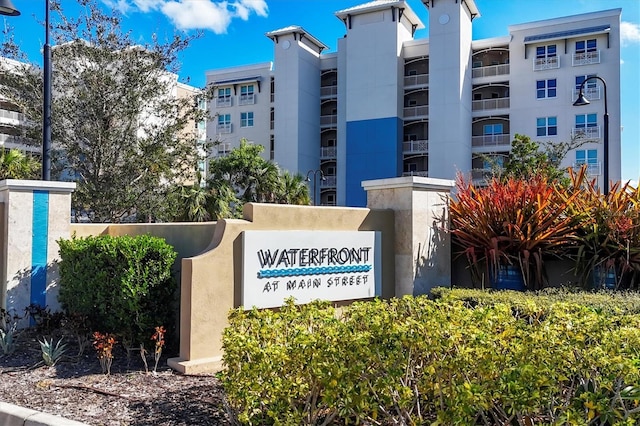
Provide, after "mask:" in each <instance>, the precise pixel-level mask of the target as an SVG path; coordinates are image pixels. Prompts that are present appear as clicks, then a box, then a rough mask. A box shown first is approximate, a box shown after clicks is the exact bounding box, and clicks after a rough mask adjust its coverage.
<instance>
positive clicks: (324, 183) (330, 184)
mask: <svg viewBox="0 0 640 426" xmlns="http://www.w3.org/2000/svg"><path fill="white" fill-rule="evenodd" d="M335 187H336V176H326V175H325V177H324V180H321V181H320V188H335Z"/></svg>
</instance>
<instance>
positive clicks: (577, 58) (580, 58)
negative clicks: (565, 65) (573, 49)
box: [571, 50, 600, 67]
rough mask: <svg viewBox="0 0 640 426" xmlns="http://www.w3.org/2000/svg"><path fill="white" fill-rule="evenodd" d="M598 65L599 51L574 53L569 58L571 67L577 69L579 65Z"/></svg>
mask: <svg viewBox="0 0 640 426" xmlns="http://www.w3.org/2000/svg"><path fill="white" fill-rule="evenodd" d="M599 63H600V51H599V50H597V51H595V52H581V53H574V54H573V56H572V58H571V65H573V66H574V67H579V66H581V65H591V64H599Z"/></svg>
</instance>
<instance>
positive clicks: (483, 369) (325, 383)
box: [222, 292, 640, 425]
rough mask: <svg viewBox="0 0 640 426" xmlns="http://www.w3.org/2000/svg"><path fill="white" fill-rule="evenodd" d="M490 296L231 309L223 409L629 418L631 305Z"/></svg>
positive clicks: (376, 419)
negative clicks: (488, 299)
mask: <svg viewBox="0 0 640 426" xmlns="http://www.w3.org/2000/svg"><path fill="white" fill-rule="evenodd" d="M510 295H514V296H513V297H515V298H516V299H514V300H510V297H511V296H510ZM502 297H503V299H501V300H499V301H498V300H496V301H495V302H493V303H475V304H469V303H467V302H465V301H463V300H458V299H456V298H453V297H440V299H439V300H437V301H432V300H429V299H428V298H426V297H417V298H413V297H406V298H402V299H392V300H389V301H380V300H375V301H372V302H359V303H355V304H353V305H350V306H348V307H344V308H341V309H340V311H337V310H335V309H334V308H332V307H331V306H329V305H328V304H323V303H320V302H317V303H313V304H310V305H305V306H295V305H294V304H293V302H292V301H289V302H288V303H287V304H286V305H285V306H284V307H283V308H282V309H281V310H279V311H272V310H263V311H258V310H246V311H245V310H242V309H238V310H235V311H233V312H232V313H231V314H230V317H229V320H230V326H229V327H228V329H227V330H226V331H225V334H224V338H223V344H224V351H225V355H224V362H225V364H226V367H227V369H226V371H225V372H224V373H223V375H222V380H223V384H224V388H225V391H226V393H227V397H228V399H229V403H230V406H231V408H232V410H233V412H234V415H235V416H236V419H237V420H238V421H239V422H240V423H242V424H283V425H301V424H305V425H322V424H324V425H329V424H376V425H384V424H429V425H497V424H500V425H505V424H510V425H533V424H535V425H565V424H572V425H633V424H637V423H638V421H640V407H639V406H638V401H639V400H640V373H639V370H638V366H639V365H640V355H639V354H640V328H639V326H640V315H638V312H637V311H635V310H632V311H620V310H616V309H614V308H613V305H614V304H615V302H616V300H615V299H611V300H609V305H610V306H609V309H598V308H597V307H594V306H590V305H588V304H583V303H581V299H580V297H578V298H576V300H575V301H573V302H572V300H571V299H572V296H571V294H570V293H566V294H564V295H563V296H559V295H558V301H555V302H552V301H550V300H551V299H549V298H547V299H546V300H543V301H542V302H540V301H539V299H538V298H537V296H535V295H528V294H527V295H524V294H519V293H512V292H507V293H504V294H502ZM562 297H564V300H560V299H561V298H562ZM601 297H602V301H601V303H602V304H606V303H607V302H606V296H601ZM636 300H637V296H636Z"/></svg>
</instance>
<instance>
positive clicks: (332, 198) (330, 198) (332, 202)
mask: <svg viewBox="0 0 640 426" xmlns="http://www.w3.org/2000/svg"><path fill="white" fill-rule="evenodd" d="M327 204H328V205H330V206H335V204H336V195H335V194H327Z"/></svg>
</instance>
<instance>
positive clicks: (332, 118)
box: [320, 114, 338, 126]
mask: <svg viewBox="0 0 640 426" xmlns="http://www.w3.org/2000/svg"><path fill="white" fill-rule="evenodd" d="M333 124H338V115H337V114H334V115H321V116H320V125H321V126H329V125H333Z"/></svg>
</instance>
